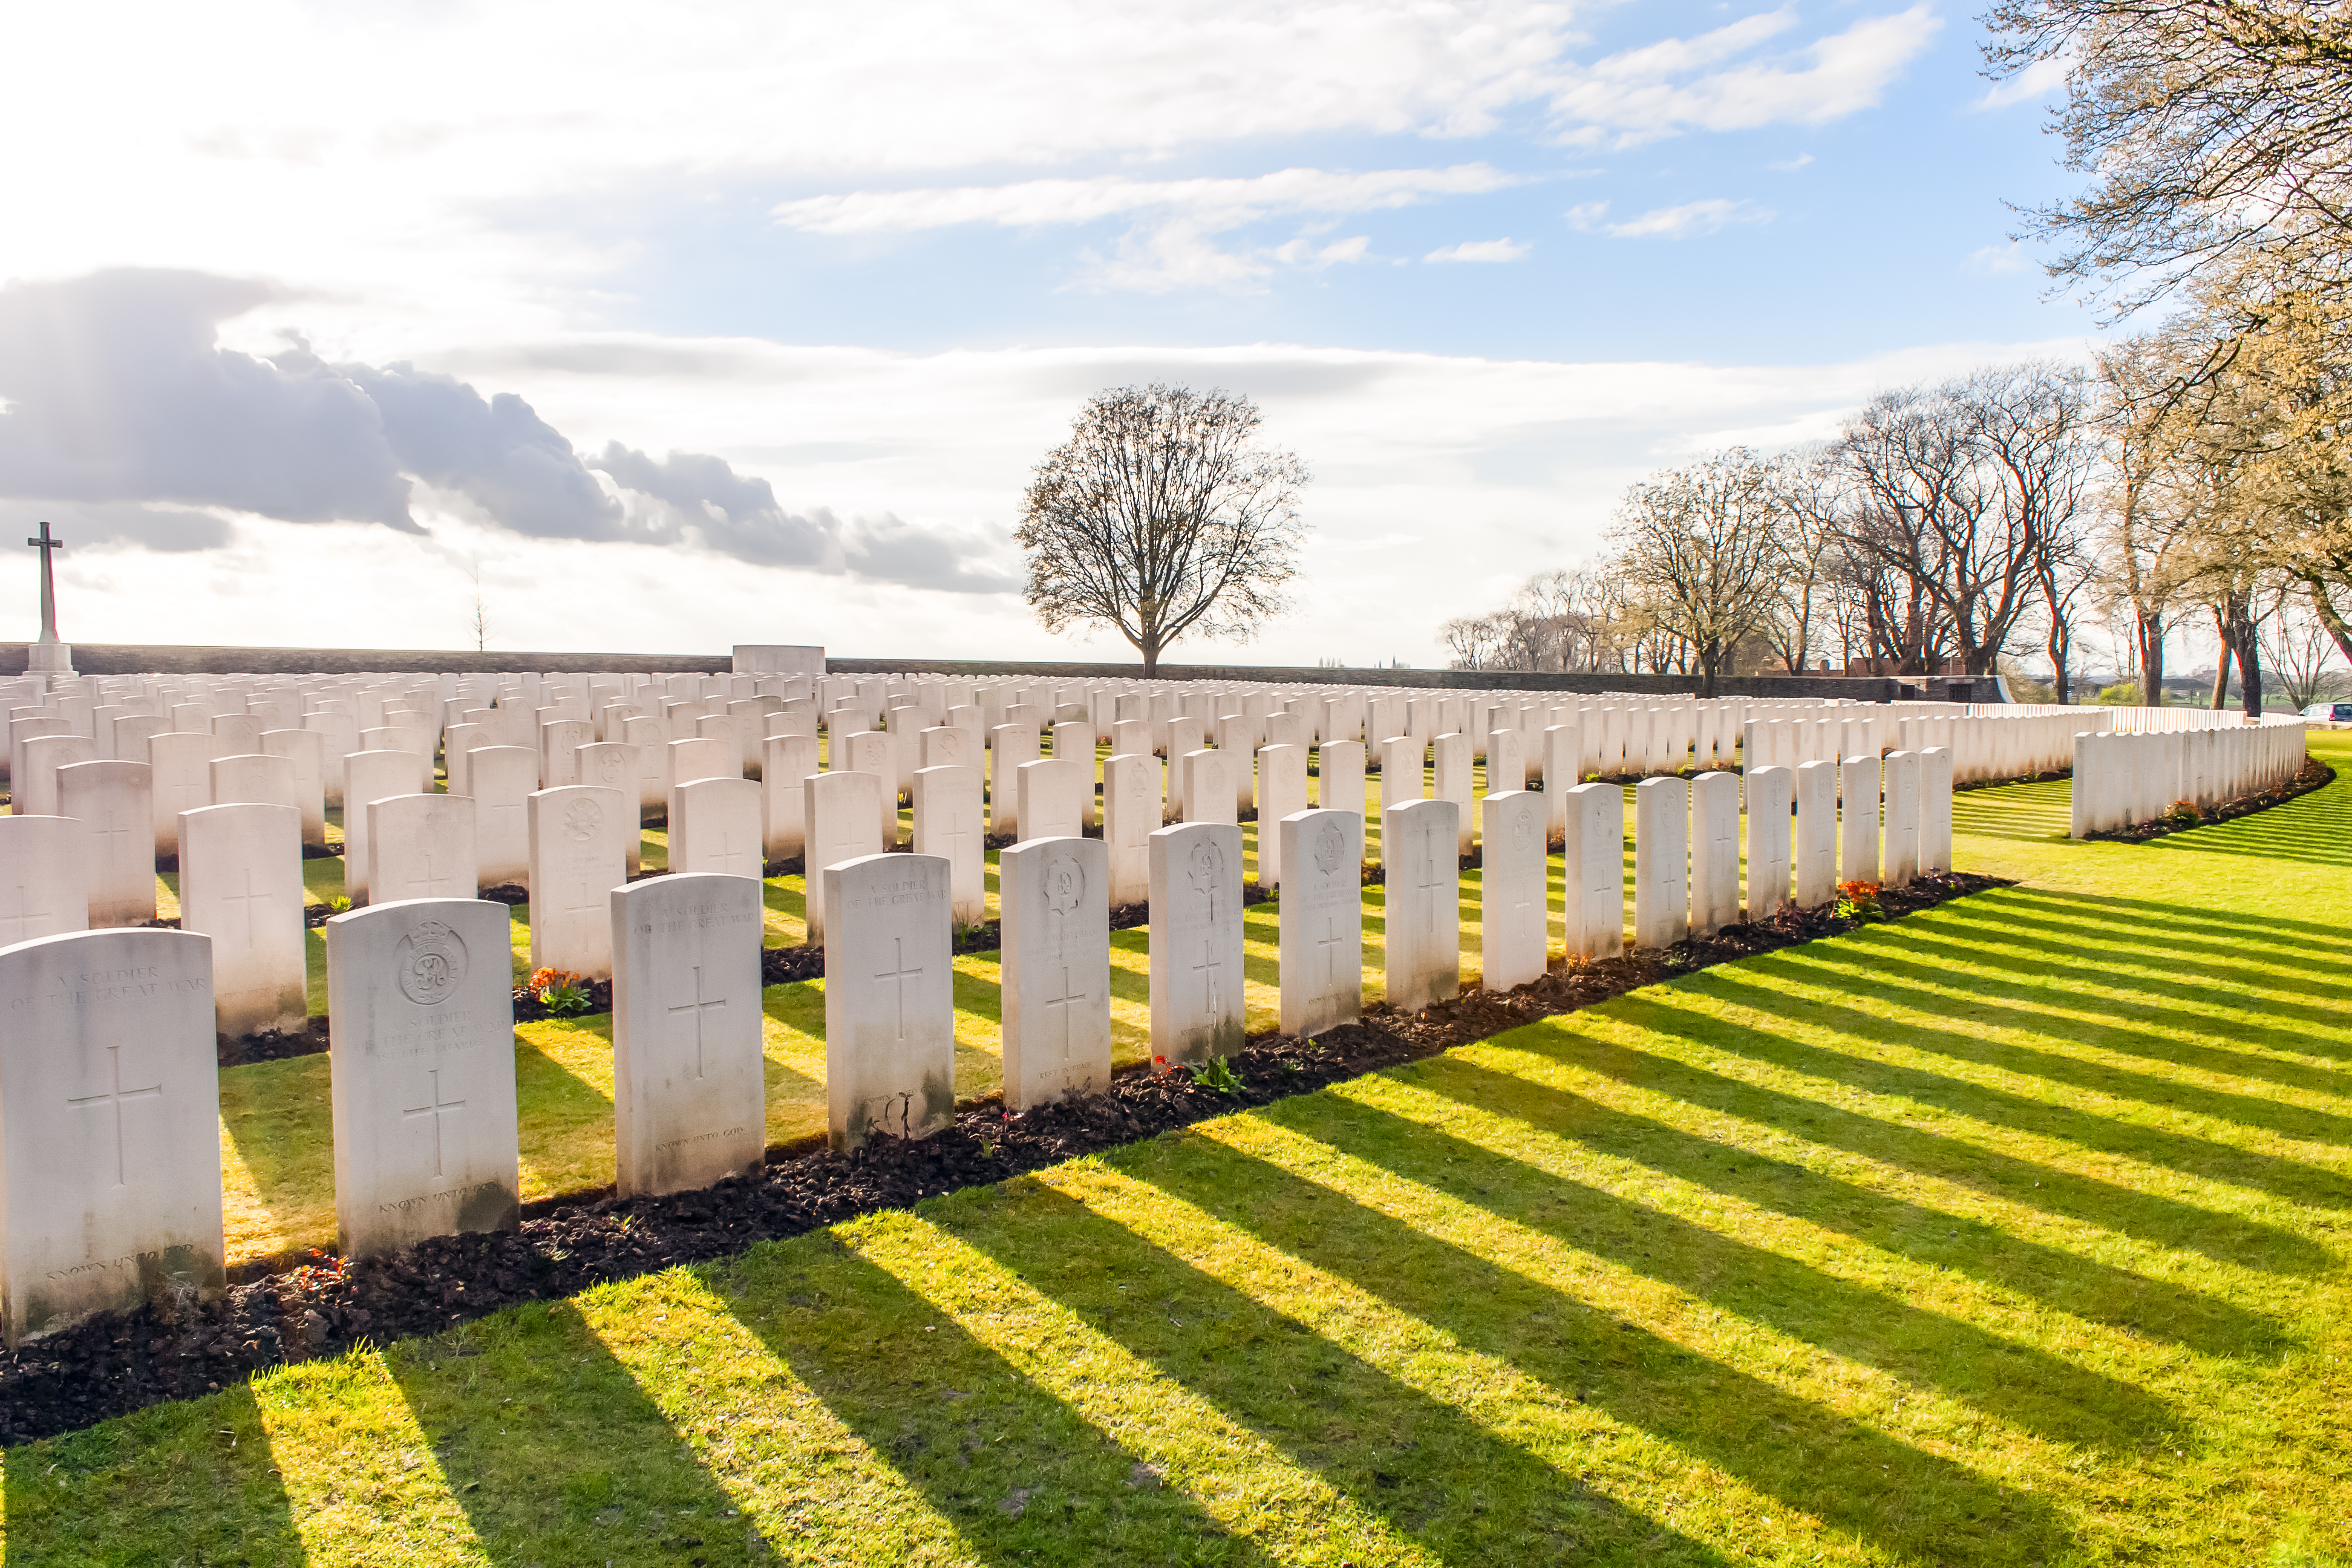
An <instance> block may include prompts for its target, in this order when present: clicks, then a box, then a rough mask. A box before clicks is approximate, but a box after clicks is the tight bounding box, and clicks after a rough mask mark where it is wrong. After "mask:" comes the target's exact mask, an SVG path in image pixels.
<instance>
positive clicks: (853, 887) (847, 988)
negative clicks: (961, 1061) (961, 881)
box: [812, 854, 955, 1152]
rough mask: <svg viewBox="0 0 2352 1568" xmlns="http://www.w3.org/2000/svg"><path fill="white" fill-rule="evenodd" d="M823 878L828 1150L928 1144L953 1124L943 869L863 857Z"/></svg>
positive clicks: (929, 862) (931, 858)
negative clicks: (874, 1142) (881, 1137)
mask: <svg viewBox="0 0 2352 1568" xmlns="http://www.w3.org/2000/svg"><path fill="white" fill-rule="evenodd" d="M823 876H824V909H825V922H826V923H825V930H824V1086H825V1111H826V1125H827V1129H828V1131H830V1132H831V1134H832V1139H833V1146H834V1147H835V1149H837V1150H840V1151H843V1152H847V1151H849V1150H853V1149H856V1148H857V1147H859V1146H861V1145H862V1144H864V1143H865V1142H866V1140H867V1139H868V1138H871V1137H873V1136H874V1135H875V1134H877V1133H888V1134H890V1135H891V1136H893V1137H897V1138H928V1137H929V1136H930V1135H931V1134H932V1133H934V1132H937V1131H940V1130H941V1129H943V1128H945V1127H947V1126H948V1125H950V1122H951V1121H953V1120H954V1116H955V988H954V975H953V970H952V967H951V962H952V961H951V958H950V948H951V928H950V892H949V885H948V863H947V862H946V861H945V860H942V859H940V858H939V857H937V856H935V855H897V854H884V855H868V856H864V857H861V858H858V859H855V860H847V861H844V862H841V863H839V864H836V865H831V866H827V867H826V868H824V873H823ZM812 879H814V874H813V876H812Z"/></svg>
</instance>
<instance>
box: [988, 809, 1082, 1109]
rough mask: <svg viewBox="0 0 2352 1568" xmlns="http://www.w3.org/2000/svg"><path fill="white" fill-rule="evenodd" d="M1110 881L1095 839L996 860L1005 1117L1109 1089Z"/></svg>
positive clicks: (1063, 841)
mask: <svg viewBox="0 0 2352 1568" xmlns="http://www.w3.org/2000/svg"><path fill="white" fill-rule="evenodd" d="M1031 765H1032V766H1034V765H1036V764H1034V763H1033V764H1031ZM1109 880H1110V877H1109V858H1108V856H1107V855H1106V853H1105V851H1104V848H1103V843H1102V840H1101V839H1099V838H1072V837H1061V838H1044V839H1035V840H1032V841H1030V842H1028V843H1024V844H1019V845H1015V846H1014V847H1012V848H1010V849H1006V850H1004V851H1003V852H1002V853H1001V854H1000V855H999V856H998V857H997V898H998V901H999V903H1000V904H1001V905H1002V907H1003V922H1004V923H1003V937H1004V951H1003V1028H1004V1103H1005V1106H1006V1108H1007V1109H1008V1110H1029V1109H1031V1108H1032V1107H1034V1106H1039V1105H1047V1104H1050V1103H1052V1102H1053V1101H1055V1100H1061V1099H1063V1098H1065V1097H1066V1096H1069V1095H1074V1094H1097V1093H1100V1092H1101V1091H1102V1090H1103V1089H1108V1087H1109V1086H1110V900H1109V893H1108V889H1109Z"/></svg>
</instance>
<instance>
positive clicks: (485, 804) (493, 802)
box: [447, 746, 636, 897]
mask: <svg viewBox="0 0 2352 1568" xmlns="http://www.w3.org/2000/svg"><path fill="white" fill-rule="evenodd" d="M586 749H587V748H585V747H583V748H582V750H583V752H585V750H586ZM469 772H470V773H471V777H470V778H469V779H468V780H467V783H469V784H472V786H473V788H472V791H471V796H472V799H473V802H474V858H475V870H476V872H477V874H478V875H479V876H480V878H481V879H482V886H483V887H485V888H502V887H508V886H519V887H523V888H529V887H530V808H529V806H528V805H526V804H525V803H526V802H528V801H529V800H530V797H531V795H532V794H533V793H534V792H535V791H536V790H537V789H538V788H539V753H538V752H534V751H532V750H531V749H530V747H528V746H482V747H479V748H478V749H477V750H476V751H475V752H473V760H472V764H471V767H470V770H469ZM625 788H626V789H627V790H628V791H629V792H630V793H631V794H634V793H635V790H636V780H635V778H634V777H632V778H630V779H629V780H627V781H626V784H625ZM447 896H450V897H455V896H456V895H454V894H452V895H447Z"/></svg>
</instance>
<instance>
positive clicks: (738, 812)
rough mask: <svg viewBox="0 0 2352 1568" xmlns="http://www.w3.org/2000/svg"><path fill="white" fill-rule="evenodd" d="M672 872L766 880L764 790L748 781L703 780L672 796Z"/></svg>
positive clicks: (675, 786)
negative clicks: (762, 827)
mask: <svg viewBox="0 0 2352 1568" xmlns="http://www.w3.org/2000/svg"><path fill="white" fill-rule="evenodd" d="M669 800H670V819H669V868H670V869H671V870H672V871H693V872H700V873H703V874H705V875H708V876H714V877H749V878H751V879H752V880H754V881H757V880H759V879H760V877H761V873H762V872H763V871H764V869H765V867H764V865H763V863H762V861H761V847H760V786H759V785H758V784H755V783H753V782H752V781H751V780H750V779H746V778H726V779H698V780H696V781H695V782H694V783H692V784H673V785H672V786H671V787H670V792H669Z"/></svg>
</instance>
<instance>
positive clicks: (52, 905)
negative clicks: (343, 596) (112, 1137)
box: [0, 763, 152, 1240]
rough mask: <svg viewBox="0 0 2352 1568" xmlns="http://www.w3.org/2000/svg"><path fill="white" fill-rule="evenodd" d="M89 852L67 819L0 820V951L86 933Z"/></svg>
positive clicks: (78, 827) (80, 831)
mask: <svg viewBox="0 0 2352 1568" xmlns="http://www.w3.org/2000/svg"><path fill="white" fill-rule="evenodd" d="M79 765H81V766H83V767H87V766H89V763H81V764H79ZM89 853H90V851H89V831H88V830H87V829H86V828H85V827H84V826H82V824H81V823H79V822H78V821H76V820H75V819H74V818H72V817H70V816H0V947H5V946H7V945H9V944H11V943H14V942H32V941H35V940H37V939H38V938H40V937H45V936H59V935H63V934H65V933H66V932H68V931H88V930H89ZM151 869H152V868H151ZM6 1088H7V1086H6V1085H5V1083H0V1094H5V1092H6ZM0 1240H5V1238H0Z"/></svg>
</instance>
